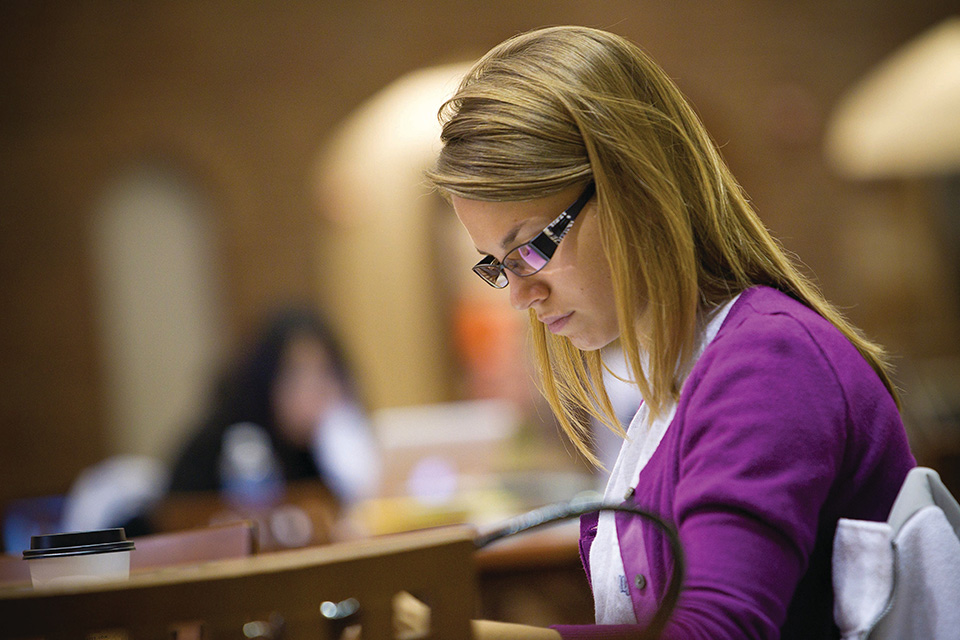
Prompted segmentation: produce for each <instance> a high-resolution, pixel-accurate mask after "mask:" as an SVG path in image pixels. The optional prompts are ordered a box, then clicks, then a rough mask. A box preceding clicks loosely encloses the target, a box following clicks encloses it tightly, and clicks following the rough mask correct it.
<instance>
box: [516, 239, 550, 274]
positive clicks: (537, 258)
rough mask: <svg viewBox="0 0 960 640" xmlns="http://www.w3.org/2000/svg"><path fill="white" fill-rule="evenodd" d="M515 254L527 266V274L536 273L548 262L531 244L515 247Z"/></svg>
mask: <svg viewBox="0 0 960 640" xmlns="http://www.w3.org/2000/svg"><path fill="white" fill-rule="evenodd" d="M516 253H517V254H518V255H519V257H520V258H521V259H522V260H523V262H525V263H526V264H527V270H528V272H529V273H536V272H537V271H540V269H543V268H544V267H545V266H547V262H548V261H549V260H550V259H549V258H547V257H546V256H545V255H543V254H542V253H540V252H539V251H537V249H536V248H535V247H534V246H533V245H532V244H525V245H521V246H519V247H517V249H516Z"/></svg>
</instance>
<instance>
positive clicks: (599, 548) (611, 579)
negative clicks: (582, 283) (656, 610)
mask: <svg viewBox="0 0 960 640" xmlns="http://www.w3.org/2000/svg"><path fill="white" fill-rule="evenodd" d="M738 297H739V296H737V297H734V298H733V299H731V300H730V301H728V302H726V303H725V304H724V305H723V306H721V307H719V308H717V309H716V310H714V311H713V312H712V313H711V314H710V315H709V316H708V318H707V325H706V327H704V329H703V330H702V331H701V332H700V335H699V336H698V339H697V346H696V349H695V351H694V354H693V358H692V359H691V362H690V368H692V367H693V365H694V364H695V363H696V361H697V359H698V358H699V357H700V354H702V353H703V350H704V349H706V347H707V345H708V344H710V342H711V341H712V340H713V339H714V338H715V337H716V335H717V332H718V331H720V326H721V325H722V324H723V321H724V319H725V318H726V317H727V313H729V311H730V308H731V307H732V306H733V304H734V302H736V300H737V298H738ZM642 355H645V354H642ZM643 364H644V369H646V364H647V361H646V358H645V357H644V362H643ZM676 412H677V405H676V404H675V403H673V404H671V405H669V406H665V407H664V410H663V411H662V412H661V413H660V415H659V416H658V417H657V418H656V419H653V420H651V418H650V410H649V409H648V408H647V405H646V404H642V405H640V409H639V410H638V411H637V413H636V415H635V416H634V417H633V420H631V422H630V426H629V427H628V428H627V438H626V439H625V440H624V441H623V445H621V447H620V454H619V455H618V456H617V461H616V463H615V464H614V465H613V469H612V470H611V471H610V478H609V480H608V481H607V487H606V489H605V490H604V492H603V501H604V502H606V503H611V504H620V503H621V502H623V501H624V500H625V495H626V493H627V489H629V488H630V487H632V486H634V484H635V483H636V481H637V479H638V478H639V477H640V472H641V471H642V470H643V468H644V467H645V466H646V465H647V462H649V461H650V458H651V457H653V454H654V452H655V451H656V450H657V447H658V446H659V445H660V441H661V440H662V439H663V436H664V434H665V433H666V432H667V427H669V426H670V423H671V422H673V417H674V415H675V414H676ZM614 516H615V513H614V512H612V511H604V512H601V513H600V519H599V522H598V525H597V537H596V539H595V540H594V541H593V545H592V546H591V547H590V577H591V584H592V585H593V604H594V611H595V614H596V620H597V624H636V622H637V618H636V615H635V613H634V611H633V601H632V600H631V599H630V591H629V589H628V587H627V578H626V571H625V570H624V568H623V559H622V558H621V556H620V544H619V542H618V540H617V527H616V522H615V521H614Z"/></svg>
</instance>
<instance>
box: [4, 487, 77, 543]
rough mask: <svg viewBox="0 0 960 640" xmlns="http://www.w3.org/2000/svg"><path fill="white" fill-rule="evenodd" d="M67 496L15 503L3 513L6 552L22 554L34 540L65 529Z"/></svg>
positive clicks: (27, 499)
mask: <svg viewBox="0 0 960 640" xmlns="http://www.w3.org/2000/svg"><path fill="white" fill-rule="evenodd" d="M65 503H66V496H63V495H51V496H39V497H35V498H20V499H18V500H13V501H11V502H10V503H9V504H8V505H7V508H6V510H5V511H4V513H3V549H4V550H5V551H6V553H9V554H15V555H20V553H21V552H22V551H23V550H24V549H29V548H30V537H31V536H38V535H43V534H47V533H57V532H59V531H60V529H61V522H62V518H63V509H64V505H65Z"/></svg>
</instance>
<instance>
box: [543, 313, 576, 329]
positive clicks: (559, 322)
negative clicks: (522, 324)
mask: <svg viewBox="0 0 960 640" xmlns="http://www.w3.org/2000/svg"><path fill="white" fill-rule="evenodd" d="M572 315H573V312H572V311H571V312H570V313H568V314H566V315H562V316H552V317H549V318H544V319H543V320H541V321H540V322H542V323H543V324H545V325H547V329H548V330H549V331H550V333H557V332H558V331H560V330H561V329H563V328H564V327H565V326H566V325H567V322H568V321H569V320H570V316H572Z"/></svg>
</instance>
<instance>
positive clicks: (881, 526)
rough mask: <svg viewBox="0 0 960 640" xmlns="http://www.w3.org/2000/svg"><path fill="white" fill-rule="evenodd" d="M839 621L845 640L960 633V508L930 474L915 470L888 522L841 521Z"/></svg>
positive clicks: (836, 576) (836, 564)
mask: <svg viewBox="0 0 960 640" xmlns="http://www.w3.org/2000/svg"><path fill="white" fill-rule="evenodd" d="M833 587H834V594H835V602H834V618H835V620H836V622H837V625H838V626H839V627H840V632H841V635H842V637H843V638H844V640H867V639H870V640H884V639H888V638H889V639H893V638H897V639H900V638H925V639H928V640H940V639H943V640H946V639H955V638H957V637H958V630H960V505H958V504H957V501H956V500H955V499H954V498H953V496H951V495H950V493H949V491H947V489H946V487H944V486H943V483H942V482H941V481H940V476H939V475H938V474H937V473H936V472H935V471H933V470H932V469H926V468H922V467H918V468H916V469H913V470H912V471H911V472H910V473H909V474H908V475H907V478H906V480H905V481H904V484H903V487H902V488H901V490H900V493H899V494H898V496H897V500H896V502H895V503H894V506H893V508H892V509H891V512H890V517H889V519H888V521H887V522H866V521H860V520H848V519H841V520H840V523H839V524H838V526H837V534H836V538H835V539H834V547H833Z"/></svg>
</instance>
